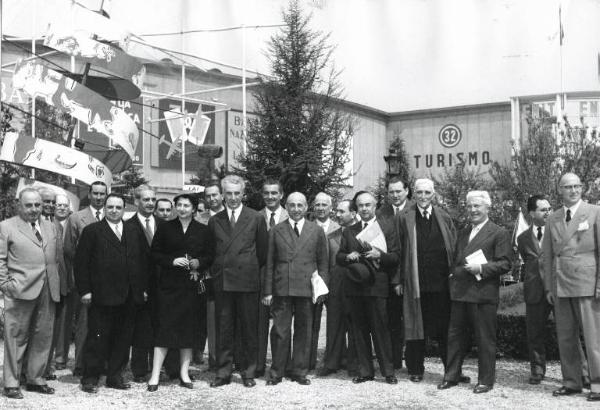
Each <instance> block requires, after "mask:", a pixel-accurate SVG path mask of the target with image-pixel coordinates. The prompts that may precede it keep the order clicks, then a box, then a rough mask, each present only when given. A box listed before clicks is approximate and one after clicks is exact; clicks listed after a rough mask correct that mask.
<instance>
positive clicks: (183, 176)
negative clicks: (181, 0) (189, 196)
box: [180, 6, 202, 189]
mask: <svg viewBox="0 0 600 410" xmlns="http://www.w3.org/2000/svg"><path fill="white" fill-rule="evenodd" d="M184 7H185V6H184ZM182 16H183V14H182ZM181 31H182V32H183V17H182V19H181ZM184 45H185V37H184V36H183V33H182V34H181V51H183V50H185V48H184ZM201 107H202V106H201ZM181 114H182V115H184V114H185V62H184V61H183V60H182V61H181ZM180 121H183V126H182V127H181V132H182V135H181V189H183V188H184V187H185V143H186V141H187V135H186V132H185V117H184V118H183V119H181V120H180Z"/></svg>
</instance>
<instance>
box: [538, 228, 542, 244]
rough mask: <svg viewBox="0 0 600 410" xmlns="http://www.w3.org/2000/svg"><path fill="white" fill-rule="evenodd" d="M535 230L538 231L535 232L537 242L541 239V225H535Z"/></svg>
mask: <svg viewBox="0 0 600 410" xmlns="http://www.w3.org/2000/svg"><path fill="white" fill-rule="evenodd" d="M537 231H538V233H537V240H538V242H539V241H541V240H542V227H541V226H538V227H537Z"/></svg>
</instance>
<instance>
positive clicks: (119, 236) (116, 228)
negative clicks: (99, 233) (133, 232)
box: [115, 225, 121, 240]
mask: <svg viewBox="0 0 600 410" xmlns="http://www.w3.org/2000/svg"><path fill="white" fill-rule="evenodd" d="M115 235H117V238H119V240H121V231H120V230H119V225H115Z"/></svg>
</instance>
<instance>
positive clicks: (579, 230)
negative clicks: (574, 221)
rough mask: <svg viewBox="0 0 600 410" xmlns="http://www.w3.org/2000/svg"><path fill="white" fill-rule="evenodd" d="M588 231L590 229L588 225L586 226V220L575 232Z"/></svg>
mask: <svg viewBox="0 0 600 410" xmlns="http://www.w3.org/2000/svg"><path fill="white" fill-rule="evenodd" d="M588 229H590V225H589V224H588V221H587V219H586V220H585V221H583V222H581V223H580V224H579V226H578V227H577V232H581V231H587V230H588Z"/></svg>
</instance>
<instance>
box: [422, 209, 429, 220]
mask: <svg viewBox="0 0 600 410" xmlns="http://www.w3.org/2000/svg"><path fill="white" fill-rule="evenodd" d="M423 218H425V219H427V220H429V212H427V211H426V210H425V211H423Z"/></svg>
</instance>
